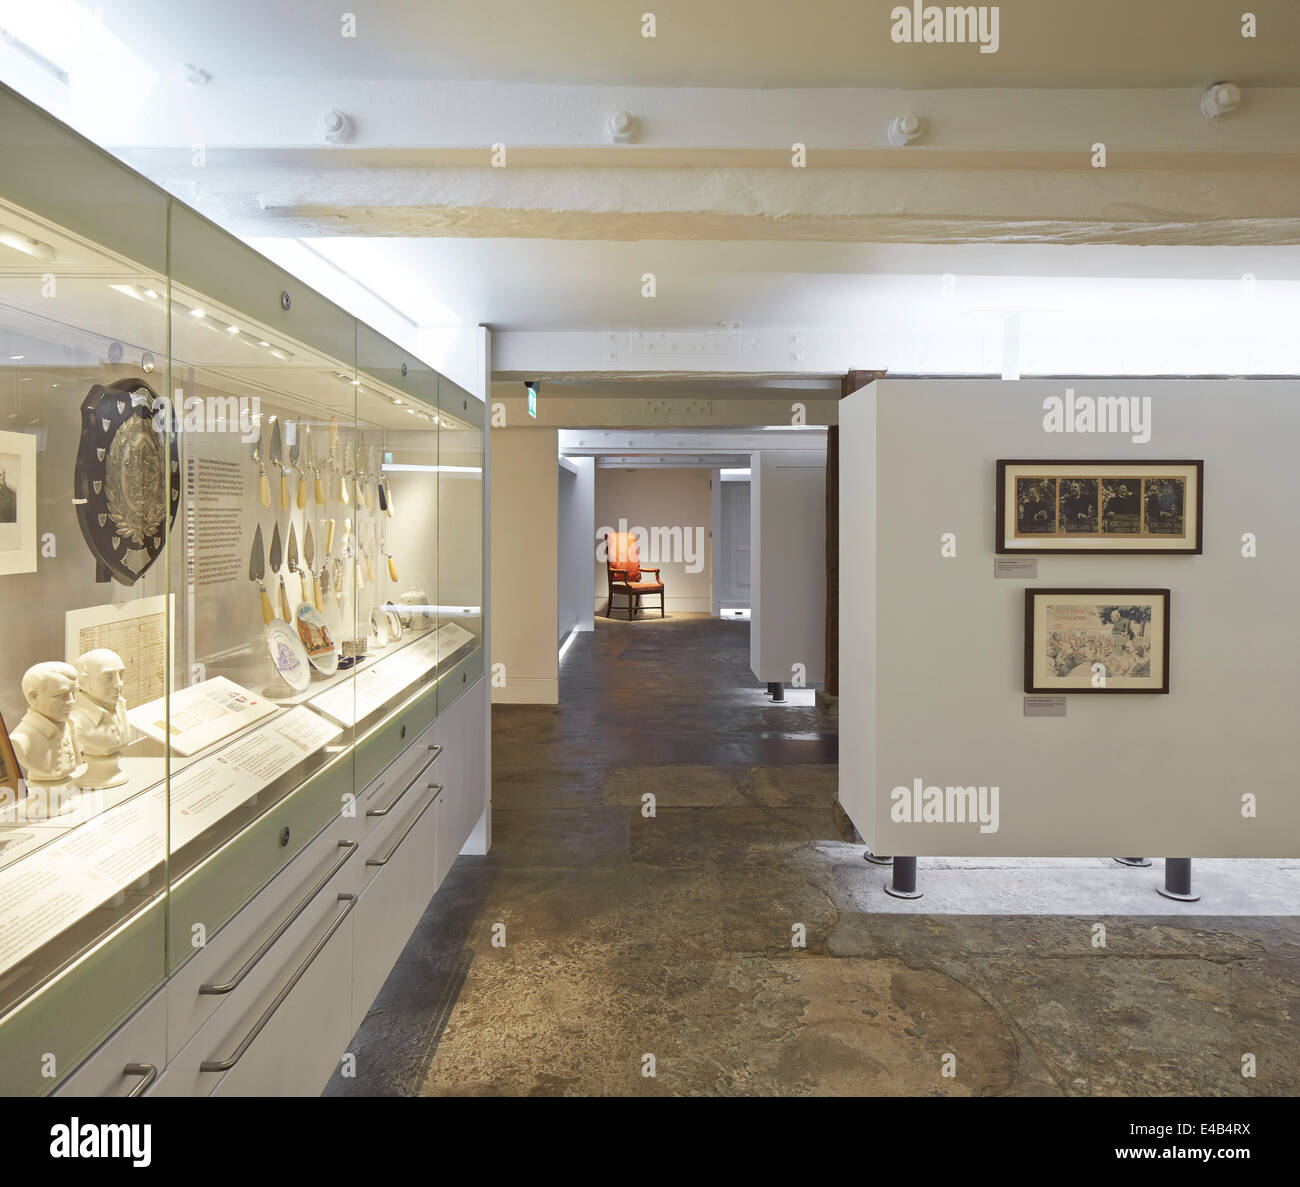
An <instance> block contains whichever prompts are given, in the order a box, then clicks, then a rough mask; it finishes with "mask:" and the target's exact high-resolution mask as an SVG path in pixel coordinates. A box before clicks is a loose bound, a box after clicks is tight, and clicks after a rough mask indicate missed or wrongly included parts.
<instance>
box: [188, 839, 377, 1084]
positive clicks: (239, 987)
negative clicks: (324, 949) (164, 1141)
mask: <svg viewBox="0 0 1300 1187" xmlns="http://www.w3.org/2000/svg"><path fill="white" fill-rule="evenodd" d="M354 823H355V822H353V821H343V820H336V821H335V822H334V823H333V824H332V825H331V826H330V827H329V828H327V829H325V831H324V832H323V833H321V835H320V836H319V837H317V838H316V839H315V840H313V841H312V842H311V843H310V844H308V845H307V846H306V847H305V848H304V849H303V851H302V852H301V853H300V854H299V855H298V856H297V857H295V858H294V859H293V861H292V862H290V863H289V864H288V865H287V866H286V867H285V868H284V869H283V870H282V871H281V872H280V873H279V874H278V875H277V876H276V877H275V879H274V880H273V881H272V882H271V883H270V885H268V886H267V887H266V888H265V889H264V890H262V891H261V892H260V893H259V894H258V895H256V896H255V897H254V898H253V899H252V901H251V902H249V903H248V904H247V906H245V907H244V909H243V910H242V911H240V912H239V913H238V914H237V915H236V916H235V917H234V918H233V919H231V921H230V922H229V923H227V924H226V926H225V927H223V928H222V929H221V930H220V931H219V932H218V933H217V934H216V935H215V936H210V937H208V943H207V945H206V947H204V949H203V950H202V951H201V952H199V954H198V955H197V956H195V957H194V958H193V959H192V960H190V961H188V962H187V963H186V964H185V965H183V966H182V967H181V968H180V970H179V971H178V972H177V973H176V974H175V975H174V976H173V977H172V979H171V981H170V982H169V983H168V985H167V999H168V1002H167V1013H168V1022H167V1050H168V1056H169V1058H171V1057H174V1056H175V1055H176V1054H177V1053H178V1052H179V1051H180V1050H181V1049H182V1048H183V1047H185V1046H186V1044H188V1043H189V1042H190V1041H191V1040H192V1038H193V1036H194V1035H195V1034H196V1033H197V1032H198V1030H199V1028H200V1027H201V1026H203V1025H204V1024H205V1023H206V1022H207V1021H208V1020H209V1019H211V1018H213V1017H214V1016H215V1015H216V1014H217V1013H218V1012H220V1011H224V1012H230V1011H231V1010H232V1009H233V1011H234V1012H236V1013H238V1012H240V1011H241V1010H242V1008H243V1006H244V1004H245V1003H246V1002H247V1001H248V1000H249V998H250V997H253V996H256V995H258V994H259V993H261V992H262V991H263V990H264V989H265V987H266V986H267V985H268V984H270V983H272V982H274V981H275V979H276V974H277V972H278V971H279V970H280V968H282V966H283V964H284V962H285V960H286V957H285V955H284V953H285V952H286V951H288V950H291V949H292V948H293V947H294V946H295V945H296V944H298V943H299V942H300V941H301V940H302V938H303V937H304V936H305V935H307V934H308V933H309V932H310V931H311V930H312V927H313V920H314V919H316V918H318V916H319V913H320V911H321V909H322V908H321V904H322V903H325V902H326V901H327V900H329V901H332V900H333V896H334V895H335V894H336V893H338V892H339V891H350V892H353V893H355V892H356V891H358V890H360V888H361V882H362V872H361V862H360V854H359V848H360V846H359V842H358V841H357V840H356V839H355V838H354V837H353V836H352V835H351V832H352V830H351V829H349V828H348V827H347V826H348V825H352V824H354Z"/></svg>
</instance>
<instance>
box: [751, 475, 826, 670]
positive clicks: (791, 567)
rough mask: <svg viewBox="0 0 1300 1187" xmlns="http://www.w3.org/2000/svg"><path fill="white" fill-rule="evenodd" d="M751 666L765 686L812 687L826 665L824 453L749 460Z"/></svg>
mask: <svg viewBox="0 0 1300 1187" xmlns="http://www.w3.org/2000/svg"><path fill="white" fill-rule="evenodd" d="M750 470H751V477H750V491H749V498H750V504H749V516H750V520H749V522H750V549H751V552H750V561H751V576H750V592H751V599H750V625H749V666H750V668H751V670H752V671H753V673H754V675H755V676H756V677H758V679H759V680H761V681H763V683H765V684H767V683H771V682H774V681H779V682H781V683H783V684H789V683H790V681H791V680H792V679H793V675H794V665H795V664H802V665H803V667H804V679H805V682H806V683H807V684H810V685H811V684H820V683H821V682H822V680H823V679H824V678H825V674H826V672H825V669H826V452H825V450H799V451H795V450H764V451H763V452H762V453H755V454H753V455H752V457H751V460H750Z"/></svg>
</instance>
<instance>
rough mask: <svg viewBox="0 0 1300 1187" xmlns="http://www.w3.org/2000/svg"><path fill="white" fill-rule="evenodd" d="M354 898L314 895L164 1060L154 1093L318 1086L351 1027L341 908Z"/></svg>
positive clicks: (347, 923)
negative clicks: (190, 1035) (280, 936)
mask: <svg viewBox="0 0 1300 1187" xmlns="http://www.w3.org/2000/svg"><path fill="white" fill-rule="evenodd" d="M357 902H358V899H357V896H356V895H355V893H353V892H349V891H340V890H337V889H336V888H335V887H334V886H333V885H331V886H330V887H329V888H327V889H326V890H324V891H322V892H321V893H320V894H319V895H317V896H316V899H315V900H314V901H313V902H312V904H311V906H310V907H309V909H308V910H307V911H306V912H305V914H304V916H303V918H302V919H301V920H300V921H299V922H298V923H297V924H295V925H294V928H293V929H292V930H291V932H290V933H289V935H287V936H286V937H285V938H284V939H283V940H281V941H280V943H279V944H277V945H276V947H275V949H273V950H272V952H271V953H270V954H269V955H268V956H267V958H266V959H265V960H263V961H262V962H261V963H260V964H259V965H258V968H257V970H256V972H255V973H254V974H253V975H251V976H250V977H249V978H248V981H247V982H246V983H245V985H244V986H241V988H240V989H239V990H238V991H236V992H235V993H233V994H231V995H230V998H229V999H228V1000H227V1001H225V1002H224V1003H223V1004H222V1005H221V1006H220V1007H219V1008H218V1010H217V1011H216V1012H215V1013H214V1014H213V1015H212V1017H211V1018H209V1019H208V1021H207V1022H205V1023H204V1024H203V1026H201V1027H200V1028H199V1030H198V1031H197V1032H196V1033H195V1035H194V1037H193V1038H192V1039H190V1041H189V1042H188V1043H187V1044H186V1045H185V1046H184V1047H183V1048H182V1049H181V1051H180V1052H179V1053H178V1054H177V1055H176V1056H175V1057H174V1058H173V1059H172V1061H171V1062H170V1063H169V1064H168V1066H167V1070H166V1071H165V1072H164V1073H163V1075H162V1076H160V1077H159V1079H158V1084H157V1086H156V1087H155V1088H154V1090H153V1091H154V1095H168V1096H210V1095H213V1094H217V1093H223V1094H227V1095H243V1094H250V1095H267V1096H275V1095H295V1094H298V1093H311V1094H315V1093H318V1092H320V1090H321V1089H322V1088H323V1087H324V1085H325V1083H326V1081H327V1080H328V1079H329V1076H330V1075H331V1073H332V1072H333V1070H334V1066H335V1062H336V1061H337V1060H338V1059H339V1058H340V1057H341V1055H342V1053H343V1046H344V1044H345V1043H346V1042H347V1040H348V1038H349V1036H350V1034H351V1030H350V1026H351V1021H352V976H351V972H352V918H351V915H352V911H353V909H354V908H355V907H356V904H357ZM254 983H255V984H254ZM228 1080H229V1081H230V1083H227V1081H228Z"/></svg>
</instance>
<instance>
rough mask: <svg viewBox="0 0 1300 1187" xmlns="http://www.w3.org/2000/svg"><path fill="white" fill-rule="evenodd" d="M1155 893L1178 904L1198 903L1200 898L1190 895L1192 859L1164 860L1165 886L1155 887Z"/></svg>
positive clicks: (1175, 858) (1176, 858)
mask: <svg viewBox="0 0 1300 1187" xmlns="http://www.w3.org/2000/svg"><path fill="white" fill-rule="evenodd" d="M1156 893H1157V894H1162V895H1164V896H1165V898H1172V899H1177V900H1178V901H1179V902H1180V903H1199V902H1200V901H1201V896H1200V895H1199V894H1193V893H1192V859H1191V858H1190V857H1166V858H1165V884H1164V885H1163V886H1157V887H1156Z"/></svg>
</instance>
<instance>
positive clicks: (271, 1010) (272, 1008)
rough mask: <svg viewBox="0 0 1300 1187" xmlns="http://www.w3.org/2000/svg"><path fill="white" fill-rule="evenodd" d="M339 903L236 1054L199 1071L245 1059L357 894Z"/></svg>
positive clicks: (218, 1068)
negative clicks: (247, 1052)
mask: <svg viewBox="0 0 1300 1187" xmlns="http://www.w3.org/2000/svg"><path fill="white" fill-rule="evenodd" d="M338 901H339V902H341V903H346V904H347V906H345V907H344V908H343V910H341V911H340V912H339V913H338V914H337V915H336V916H335V917H334V922H333V923H331V924H330V925H329V930H327V931H326V932H325V934H324V935H323V936H321V938H320V939H319V940H318V941H317V943H316V946H315V947H314V948H313V949H312V950H311V951H310V952H308V953H307V959H306V960H304V961H303V962H302V964H300V965H299V966H298V967H297V968H296V969H294V972H293V976H292V977H290V978H289V980H288V982H287V983H286V984H285V987H284V988H283V989H281V990H280V992H279V993H277V994H276V995H275V1000H274V1001H273V1002H272V1003H271V1004H270V1005H269V1006H267V1008H266V1012H265V1013H264V1014H263V1015H262V1016H261V1017H260V1018H259V1019H258V1020H257V1021H256V1022H255V1023H253V1029H252V1030H250V1031H249V1032H248V1033H247V1034H246V1035H245V1036H244V1038H243V1040H242V1041H241V1042H240V1044H239V1046H238V1047H236V1048H235V1053H234V1054H233V1055H231V1056H229V1057H228V1058H226V1059H205V1060H204V1061H203V1062H202V1063H201V1064H199V1071H201V1072H228V1071H229V1070H230V1069H231V1068H232V1067H234V1066H235V1064H237V1063H238V1062H239V1061H240V1059H242V1058H243V1055H244V1052H245V1051H247V1050H248V1049H249V1047H251V1046H252V1045H253V1040H254V1039H256V1038H257V1036H258V1035H260V1034H261V1033H262V1028H263V1027H265V1026H266V1024H267V1023H268V1022H270V1021H271V1017H272V1015H274V1014H275V1012H276V1010H278V1009H279V1008H280V1006H281V1005H282V1004H283V1002H284V999H285V998H286V997H288V996H289V994H290V993H292V992H293V988H294V986H295V985H297V984H298V982H299V981H301V980H302V979H303V977H304V976H306V973H307V970H308V969H309V968H311V966H312V962H313V961H314V960H315V959H316V957H318V956H319V955H320V954H321V953H322V952H323V951H324V950H325V945H326V944H328V943H329V942H330V940H331V938H332V937H333V935H334V933H335V932H336V931H338V929H339V928H340V927H342V926H343V921H344V920H345V919H346V918H347V917H348V916H349V915H350V914H351V913H352V908H353V907H355V906H356V905H357V896H356V895H355V894H340V895H339V898H338Z"/></svg>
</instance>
